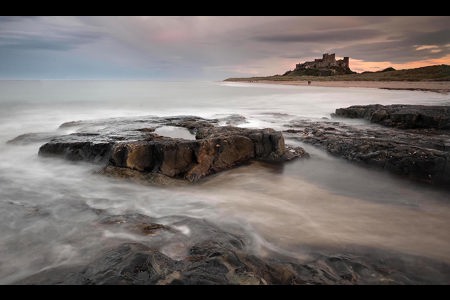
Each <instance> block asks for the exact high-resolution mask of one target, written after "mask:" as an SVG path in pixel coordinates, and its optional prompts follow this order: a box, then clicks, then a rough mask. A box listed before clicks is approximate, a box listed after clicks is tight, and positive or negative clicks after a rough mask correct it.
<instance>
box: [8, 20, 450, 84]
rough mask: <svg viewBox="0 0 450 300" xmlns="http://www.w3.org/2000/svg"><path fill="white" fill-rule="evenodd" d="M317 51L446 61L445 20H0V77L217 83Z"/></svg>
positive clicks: (373, 64)
mask: <svg viewBox="0 0 450 300" xmlns="http://www.w3.org/2000/svg"><path fill="white" fill-rule="evenodd" d="M326 52H329V53H336V56H337V57H338V58H339V57H343V56H350V68H351V69H353V70H354V71H357V72H361V71H365V70H371V71H374V70H377V69H383V68H386V67H388V66H393V67H395V68H397V69H402V68H411V67H420V66H425V65H433V64H450V17H448V16H447V17H286V16H285V17H0V78H2V79H33V78H36V79H212V80H220V79H224V78H227V77H233V76H234V77H236V76H242V77H243V76H265V75H273V74H282V73H284V72H285V71H287V70H290V69H293V68H294V67H295V64H296V63H299V62H302V61H305V60H312V59H314V58H318V57H321V56H322V53H326Z"/></svg>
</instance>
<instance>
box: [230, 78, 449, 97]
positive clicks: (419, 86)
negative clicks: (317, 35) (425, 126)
mask: <svg viewBox="0 0 450 300" xmlns="http://www.w3.org/2000/svg"><path fill="white" fill-rule="evenodd" d="M239 82H248V83H264V84H283V85H298V86H307V85H308V81H307V80H295V81H284V80H283V81H281V80H250V79H249V80H239ZM310 86H321V87H358V88H379V89H390V90H418V91H430V92H438V93H444V94H448V93H450V81H325V80H322V79H319V80H318V81H311V84H310Z"/></svg>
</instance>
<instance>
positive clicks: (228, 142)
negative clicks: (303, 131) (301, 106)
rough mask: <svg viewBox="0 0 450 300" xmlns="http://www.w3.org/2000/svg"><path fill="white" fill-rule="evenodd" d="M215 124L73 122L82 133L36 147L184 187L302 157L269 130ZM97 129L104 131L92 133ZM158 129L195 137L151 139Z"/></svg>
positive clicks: (183, 121) (42, 152)
mask: <svg viewBox="0 0 450 300" xmlns="http://www.w3.org/2000/svg"><path fill="white" fill-rule="evenodd" d="M233 117H234V118H236V116H233ZM218 122H219V121H218V120H216V119H214V120H207V119H201V118H198V117H191V116H185V117H183V116H181V117H167V118H156V117H152V118H148V119H144V120H143V119H138V120H129V119H128V120H122V119H120V120H115V121H114V120H104V121H98V122H93V121H90V123H89V122H88V123H86V124H84V123H83V122H79V121H78V122H76V123H75V125H76V126H81V128H82V132H77V133H74V134H69V135H65V136H60V137H57V138H54V139H52V140H51V141H50V142H48V143H46V144H44V145H43V146H41V148H40V149H39V154H40V155H58V156H62V157H64V158H66V159H70V160H87V161H94V162H103V161H107V162H108V164H109V166H112V167H116V168H107V169H105V173H109V174H110V175H112V174H114V173H117V174H118V175H119V176H121V177H126V175H127V174H129V173H130V174H131V173H133V172H120V171H118V168H126V169H131V170H134V171H138V172H141V173H144V174H146V173H155V174H161V175H164V176H168V177H172V178H182V179H187V180H188V181H197V180H198V179H200V178H202V177H205V176H207V175H210V174H214V173H217V172H220V171H222V170H226V169H229V168H232V167H234V166H237V165H240V164H243V163H246V162H248V161H250V160H251V159H259V160H264V161H269V162H282V161H287V160H292V159H294V158H297V157H306V156H307V154H306V153H305V152H304V150H303V149H301V148H299V147H297V148H295V149H294V148H286V146H285V144H284V138H283V135H282V133H281V132H277V131H275V130H273V129H269V128H266V129H247V128H239V127H233V126H223V127H221V126H216V124H217V123H218ZM72 125H73V124H67V125H65V127H67V126H72ZM99 125H103V126H104V127H103V128H102V129H101V130H98V129H97V128H98V127H99ZM114 125H116V126H114ZM90 126H92V128H93V129H92V130H90V128H91V127H90ZM158 126H178V127H184V128H187V129H188V130H190V131H191V132H194V133H195V135H196V140H185V139H180V138H170V137H163V136H159V135H157V134H155V133H154V128H156V127H158ZM133 177H139V176H133ZM140 177H141V179H143V178H144V177H145V176H140Z"/></svg>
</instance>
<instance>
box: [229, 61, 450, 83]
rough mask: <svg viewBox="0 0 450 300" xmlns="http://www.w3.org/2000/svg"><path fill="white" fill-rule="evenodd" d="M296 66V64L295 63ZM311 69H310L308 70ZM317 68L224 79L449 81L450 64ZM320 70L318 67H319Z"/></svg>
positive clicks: (252, 80)
mask: <svg viewBox="0 0 450 300" xmlns="http://www.w3.org/2000/svg"><path fill="white" fill-rule="evenodd" d="M297 66H298V65H297ZM310 70H312V71H310ZM315 70H318V69H316V68H312V69H309V70H308V69H301V68H296V69H294V70H293V71H288V72H286V73H285V74H284V75H274V76H266V77H248V78H228V79H225V81H235V82H236V81H237V82H239V81H243V82H249V81H250V82H258V81H262V82H264V81H272V82H273V81H280V82H284V81H285V82H289V81H450V66H449V65H436V66H427V67H421V68H414V69H404V70H395V69H393V68H387V69H385V70H382V71H377V72H363V73H352V74H341V73H339V74H336V75H325V76H324V75H320V74H317V73H316V74H314V72H316V71H315ZM319 70H320V69H319Z"/></svg>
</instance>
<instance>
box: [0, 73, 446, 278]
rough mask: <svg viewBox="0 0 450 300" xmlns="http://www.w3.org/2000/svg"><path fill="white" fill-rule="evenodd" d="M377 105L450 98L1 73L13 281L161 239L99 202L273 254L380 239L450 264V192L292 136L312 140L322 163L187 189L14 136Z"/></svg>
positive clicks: (5, 219)
mask: <svg viewBox="0 0 450 300" xmlns="http://www.w3.org/2000/svg"><path fill="white" fill-rule="evenodd" d="M374 103H379V104H394V103H406V104H429V105H430V104H441V105H442V104H444V105H450V95H444V94H438V93H431V92H417V91H389V90H380V89H369V88H325V87H314V86H304V87H301V86H275V85H264V84H253V85H252V84H240V83H239V84H238V83H222V82H151V81H0V283H1V284H7V283H12V282H15V281H16V280H19V279H22V278H25V277H27V276H29V275H32V274H35V273H37V272H39V271H42V270H45V269H48V268H51V267H55V266H61V265H70V264H75V263H77V262H82V261H88V260H89V259H90V258H91V257H93V256H95V255H97V254H98V253H99V252H101V251H103V250H104V249H107V248H108V247H110V246H111V245H114V244H115V243H117V242H118V241H139V242H142V243H144V244H145V243H150V242H151V241H149V239H151V237H147V236H142V235H137V234H136V235H134V234H133V233H130V232H123V231H119V230H114V229H113V228H109V227H102V226H97V225H96V224H97V223H96V221H98V218H99V216H98V215H97V214H96V213H95V210H98V209H102V210H105V211H107V212H108V213H109V214H111V215H115V214H124V213H140V214H144V215H147V216H150V217H152V218H156V219H157V220H158V221H159V222H160V223H163V224H166V225H174V226H175V227H176V228H179V230H180V231H181V232H183V234H185V236H186V237H187V238H192V239H195V236H196V234H198V233H197V232H195V229H194V228H189V226H188V225H183V224H181V225H180V220H182V218H183V216H187V217H191V218H198V219H204V220H207V221H209V222H212V223H215V224H219V225H220V226H223V227H224V228H226V227H227V226H229V228H234V230H238V231H239V233H240V234H243V235H246V236H248V237H250V238H251V239H252V241H253V243H252V244H251V245H252V251H254V252H255V253H256V254H258V255H261V256H264V255H265V253H266V252H267V251H273V252H278V253H280V254H283V255H286V256H290V257H293V258H296V259H300V260H302V259H305V258H307V257H308V255H309V253H310V252H311V251H313V250H312V249H327V248H333V249H342V251H346V250H348V249H353V248H358V247H368V248H373V249H379V250H388V251H394V252H395V253H400V254H399V255H401V254H402V253H404V254H408V255H416V256H418V257H426V258H431V259H434V260H437V261H442V262H445V263H450V239H449V230H450V201H449V199H450V197H449V193H448V191H445V190H439V189H435V188H431V187H427V186H424V185H419V184H416V183H414V182H412V181H409V180H406V179H402V178H399V177H396V176H391V175H389V174H387V173H385V172H380V171H377V170H373V169H367V168H364V167H361V166H357V165H354V164H351V163H349V162H347V161H345V160H343V159H339V158H335V157H332V156H329V155H328V154H327V153H325V152H324V151H322V150H319V149H316V148H314V147H312V146H308V145H303V144H301V143H299V142H297V141H293V140H289V139H288V140H286V143H287V144H292V145H300V146H302V147H304V148H305V149H306V151H308V152H309V153H310V154H311V157H310V158H309V159H303V160H296V161H293V162H290V163H287V164H285V165H284V166H274V165H268V164H265V163H261V162H254V163H251V164H249V165H244V166H240V167H238V168H235V169H232V170H229V171H225V172H221V173H219V174H216V175H213V176H210V177H208V178H205V179H204V180H202V181H201V182H200V183H198V184H194V185H188V186H177V187H159V186H152V185H142V184H138V183H132V182H129V181H126V180H120V179H113V178H108V177H104V176H101V175H98V174H96V173H95V171H96V170H98V169H99V166H98V165H93V164H89V163H83V162H77V163H75V162H69V161H65V160H61V159H55V158H42V157H38V154H37V153H38V149H39V147H40V146H41V144H42V142H35V143H26V144H8V143H7V141H8V140H11V139H13V138H15V137H16V136H18V135H21V134H25V133H32V132H33V133H47V132H51V133H56V134H66V133H70V132H71V131H70V130H73V129H72V128H67V129H64V128H58V127H59V126H60V125H61V124H62V123H64V122H69V121H77V120H97V119H104V118H121V117H134V116H147V115H154V116H172V115H195V116H200V117H205V118H223V117H226V116H229V115H235V114H239V115H242V116H244V117H245V118H246V122H245V123H241V124H239V125H238V126H242V127H250V128H265V127H271V128H274V129H277V130H283V129H286V128H285V127H284V125H286V124H288V123H289V122H290V121H292V120H295V119H297V118H307V119H310V120H323V119H322V118H329V117H330V113H332V112H334V110H335V109H336V108H339V107H346V106H349V105H356V104H374ZM342 121H343V122H348V123H361V124H362V123H364V121H359V120H342ZM367 126H371V125H369V124H367ZM160 130H161V131H160V134H161V135H164V133H165V134H167V135H169V136H170V134H175V135H179V134H183V135H185V138H189V137H190V135H189V133H188V132H176V130H175V132H174V129H173V128H162V129H160ZM236 228H237V229H236ZM160 247H161V251H162V252H163V253H165V254H166V255H168V256H170V257H173V258H178V259H179V258H182V257H183V255H185V252H183V251H184V250H185V249H183V245H180V244H179V243H177V241H168V242H167V243H166V244H164V243H163V244H161V245H160Z"/></svg>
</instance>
